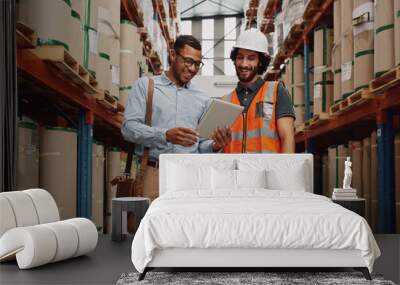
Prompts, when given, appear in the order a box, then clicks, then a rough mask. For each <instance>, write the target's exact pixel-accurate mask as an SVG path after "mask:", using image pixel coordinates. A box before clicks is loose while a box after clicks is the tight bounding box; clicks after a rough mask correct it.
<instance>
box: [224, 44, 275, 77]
mask: <svg viewBox="0 0 400 285" xmlns="http://www.w3.org/2000/svg"><path fill="white" fill-rule="evenodd" d="M237 52H238V49H237V48H234V49H232V51H231V56H230V58H231V60H232V61H233V63H235V61H236V56H237ZM257 53H258V59H259V61H260V63H259V64H258V69H257V73H258V74H263V73H264V72H265V71H266V70H267V68H268V65H269V62H270V61H271V58H270V57H269V56H268V55H266V54H265V53H262V52H257Z"/></svg>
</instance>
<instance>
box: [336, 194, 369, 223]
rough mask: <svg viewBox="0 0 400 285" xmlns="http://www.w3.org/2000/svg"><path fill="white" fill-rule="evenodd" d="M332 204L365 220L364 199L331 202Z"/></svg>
mask: <svg viewBox="0 0 400 285" xmlns="http://www.w3.org/2000/svg"><path fill="white" fill-rule="evenodd" d="M332 202H334V203H336V204H339V205H340V206H342V207H344V208H346V209H348V210H350V211H353V212H354V213H356V214H359V215H360V216H361V217H363V218H365V199H363V198H357V199H352V200H350V199H349V200H333V199H332Z"/></svg>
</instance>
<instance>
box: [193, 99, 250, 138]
mask: <svg viewBox="0 0 400 285" xmlns="http://www.w3.org/2000/svg"><path fill="white" fill-rule="evenodd" d="M243 109H244V107H242V106H240V105H236V104H232V103H230V102H226V101H222V100H219V99H214V100H212V102H211V104H210V107H209V108H208V110H207V111H206V113H205V114H204V115H203V117H202V118H201V119H200V123H199V126H198V127H197V131H198V132H199V134H200V137H202V138H209V139H211V135H212V133H213V131H214V130H215V129H216V128H218V127H221V128H223V127H225V126H232V125H233V123H234V122H235V120H236V119H237V118H238V116H239V115H240V114H241V113H242V111H243Z"/></svg>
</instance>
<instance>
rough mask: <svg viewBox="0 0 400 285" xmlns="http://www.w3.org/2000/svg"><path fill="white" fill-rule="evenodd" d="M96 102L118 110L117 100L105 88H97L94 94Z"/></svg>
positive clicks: (115, 110)
mask: <svg viewBox="0 0 400 285" xmlns="http://www.w3.org/2000/svg"><path fill="white" fill-rule="evenodd" d="M95 97H96V100H97V102H98V103H99V104H100V105H103V106H104V107H105V108H107V109H109V110H111V111H113V112H117V111H118V101H117V99H115V98H114V97H113V96H111V95H110V92H109V91H107V90H97V93H96V95H95Z"/></svg>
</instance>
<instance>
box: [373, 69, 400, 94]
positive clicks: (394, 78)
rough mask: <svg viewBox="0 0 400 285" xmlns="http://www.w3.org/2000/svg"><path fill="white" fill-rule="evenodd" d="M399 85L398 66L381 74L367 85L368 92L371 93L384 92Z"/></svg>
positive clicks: (399, 74) (399, 73) (399, 72)
mask: <svg viewBox="0 0 400 285" xmlns="http://www.w3.org/2000/svg"><path fill="white" fill-rule="evenodd" d="M399 83H400V66H397V67H395V68H393V69H392V70H390V71H388V72H386V73H384V74H382V75H381V76H379V77H378V78H375V79H374V80H372V81H371V82H370V83H369V90H370V92H371V93H377V92H380V91H384V90H386V89H388V88H389V87H392V86H394V85H396V84H399Z"/></svg>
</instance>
